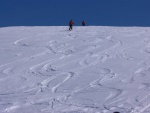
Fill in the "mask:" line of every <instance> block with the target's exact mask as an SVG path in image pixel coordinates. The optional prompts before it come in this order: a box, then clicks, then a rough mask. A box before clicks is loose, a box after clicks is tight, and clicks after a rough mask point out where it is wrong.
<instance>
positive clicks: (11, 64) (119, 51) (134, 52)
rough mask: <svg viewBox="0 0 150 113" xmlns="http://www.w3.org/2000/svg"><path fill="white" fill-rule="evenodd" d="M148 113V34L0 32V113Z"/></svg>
mask: <svg viewBox="0 0 150 113" xmlns="http://www.w3.org/2000/svg"><path fill="white" fill-rule="evenodd" d="M115 111H118V112H120V113H150V28H149V27H101V26H88V27H87V26H86V27H78V26H75V27H74V28H73V30H72V31H68V26H63V27H62V26H59V27H56V26H52V27H5V28H0V113H6V112H8V113H113V112H115Z"/></svg>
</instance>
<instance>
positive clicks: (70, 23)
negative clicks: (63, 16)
mask: <svg viewBox="0 0 150 113" xmlns="http://www.w3.org/2000/svg"><path fill="white" fill-rule="evenodd" d="M73 24H74V22H73V21H72V20H70V22H69V30H70V31H71V30H72V26H73Z"/></svg>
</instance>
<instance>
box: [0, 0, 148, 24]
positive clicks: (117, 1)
mask: <svg viewBox="0 0 150 113" xmlns="http://www.w3.org/2000/svg"><path fill="white" fill-rule="evenodd" d="M70 19H72V20H73V21H74V23H75V25H76V26H79V25H81V21H82V20H85V22H86V25H97V26H150V0H0V26H67V25H68V22H69V21H70Z"/></svg>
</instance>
